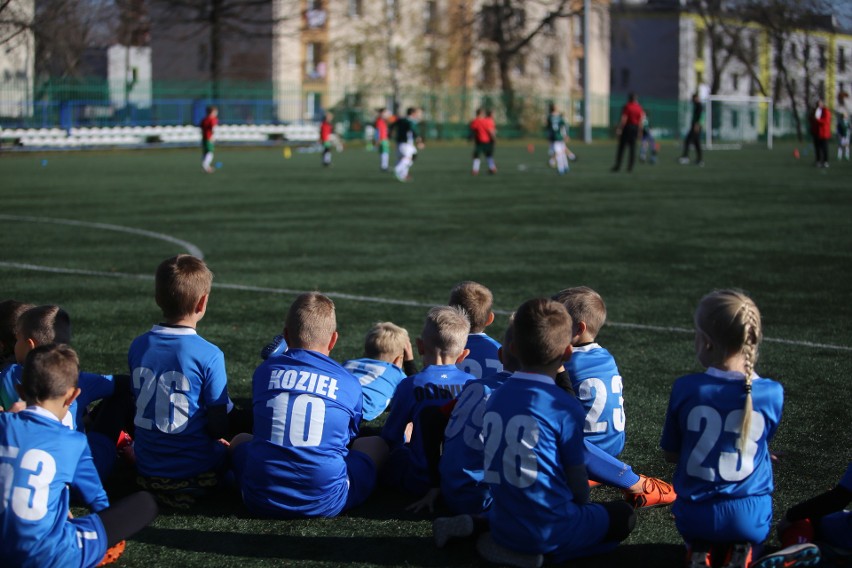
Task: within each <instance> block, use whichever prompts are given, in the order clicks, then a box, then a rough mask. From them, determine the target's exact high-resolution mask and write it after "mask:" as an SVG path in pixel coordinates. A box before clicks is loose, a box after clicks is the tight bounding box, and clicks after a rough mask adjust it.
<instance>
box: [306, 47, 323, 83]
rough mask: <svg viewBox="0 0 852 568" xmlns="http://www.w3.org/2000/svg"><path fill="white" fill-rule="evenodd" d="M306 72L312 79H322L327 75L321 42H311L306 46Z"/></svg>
mask: <svg viewBox="0 0 852 568" xmlns="http://www.w3.org/2000/svg"><path fill="white" fill-rule="evenodd" d="M305 73H306V74H307V76H308V77H310V78H311V79H322V78H323V77H325V63H324V62H323V49H322V44H321V43H318V42H311V43H308V44H307V45H306V46H305Z"/></svg>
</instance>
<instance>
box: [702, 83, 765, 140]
mask: <svg viewBox="0 0 852 568" xmlns="http://www.w3.org/2000/svg"><path fill="white" fill-rule="evenodd" d="M705 102H706V109H707V110H706V115H707V123H706V126H705V129H704V137H705V145H706V147H707V149H708V150H724V149H739V148H741V147H742V145H743V144H746V143H753V142H758V141H760V139H761V138H762V137H765V138H766V147H767V148H768V149H770V150H771V149H772V137H773V126H774V124H773V123H774V119H773V117H774V114H773V105H772V99H771V98H769V97H751V96H744V95H710V96H709V97H707V99H706V101H705Z"/></svg>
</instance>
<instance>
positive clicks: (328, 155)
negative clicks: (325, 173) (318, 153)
mask: <svg viewBox="0 0 852 568" xmlns="http://www.w3.org/2000/svg"><path fill="white" fill-rule="evenodd" d="M322 163H323V164H326V165H328V164H330V163H331V151H328V150H326V151H325V152H323V153H322Z"/></svg>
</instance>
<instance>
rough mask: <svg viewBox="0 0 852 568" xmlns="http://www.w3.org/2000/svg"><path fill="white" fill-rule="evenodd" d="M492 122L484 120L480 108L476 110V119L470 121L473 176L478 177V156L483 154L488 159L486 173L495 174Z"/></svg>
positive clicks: (483, 114)
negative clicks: (472, 145)
mask: <svg viewBox="0 0 852 568" xmlns="http://www.w3.org/2000/svg"><path fill="white" fill-rule="evenodd" d="M492 125H493V120H490V119H488V118H486V116H485V111H483V110H482V109H481V108H478V109H476V118H474V119H473V120H472V121H470V135H471V137H472V138H473V143H474V147H473V169H472V170H471V173H472V174H473V175H479V164H480V160H479V155H480V154H485V157H486V158H487V159H488V171H489V172H490V173H492V174H493V173H496V171H497V168H496V166H494V158H493V155H494V142H493V138H492V132H493V126H492Z"/></svg>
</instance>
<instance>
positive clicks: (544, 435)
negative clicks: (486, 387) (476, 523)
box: [477, 298, 636, 566]
mask: <svg viewBox="0 0 852 568" xmlns="http://www.w3.org/2000/svg"><path fill="white" fill-rule="evenodd" d="M571 328H572V321H571V316H570V315H568V312H567V311H566V309H565V307H564V306H563V305H562V304H560V303H559V302H556V301H553V300H547V299H544V298H540V299H535V300H529V301H527V302H525V303H524V304H522V305H521V307H520V308H518V311H517V312H516V313H515V320H514V339H513V343H512V345H513V352H514V354H515V355H516V356H517V358H518V360H519V361H520V363H521V368H522V370H521V371H519V372H516V373H514V374H513V375H512V377H511V378H510V379H508V380H507V381H506V382H505V383H504V384H503V385H502V386H501V387H500V388H498V389H497V390H496V391H495V392H494V394H492V395H491V397H490V398H489V400H488V402H487V403H486V407H485V415H484V417H483V425H484V426H483V436H484V448H485V461H484V465H485V481H486V482H487V483H488V484H489V485H490V487H491V494H492V497H493V499H494V502H493V504H492V507H491V509H490V511H489V515H488V518H489V524H490V528H491V532H490V533H486V534H485V535H483V536H482V537H480V539H479V542H478V543H477V549H478V550H479V552H480V554H482V555H483V556H484V557H485V558H486V559H487V560H489V561H492V562H505V561H506V560H507V559H509V560H510V561H511V562H512V563H513V564H515V565H532V566H540V565H541V563H542V561H543V556H542V555H544V554H547V555H548V558H549V559H551V560H553V561H554V562H564V561H566V560H568V559H571V558H577V557H582V556H590V555H593V554H599V553H603V552H606V551H609V550H611V549H612V548H614V547H615V546H616V545H617V544H618V543H619V542H621V541H622V540H624V539H625V538H627V536H628V535H629V534H630V532H631V530H632V529H633V526H634V525H635V522H636V516H635V513H634V512H633V508H632V507H631V506H630V505H628V504H627V503H625V502H624V501H618V502H613V503H605V504H597V503H590V502H589V487H588V477H587V474H586V467H585V465H584V453H583V432H582V424H583V409H582V407H581V406H580V403H579V402H578V401H577V399H576V398H575V397H573V396H571V395H570V394H569V393H567V392H566V391H564V390H562V389H561V388H559V387H558V386H557V385H556V383H555V382H554V378H555V377H556V374H557V373H558V372H559V369H560V367H561V366H562V365H563V362H564V361H566V360H568V359H570V357H571V352H572V348H571V341H570V337H571ZM519 556H520V557H521V559H523V558H524V557H526V558H527V560H528V561H530V562H528V563H527V564H525V563H523V562H516V561H515V560H516V559H517V558H518V557H519Z"/></svg>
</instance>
